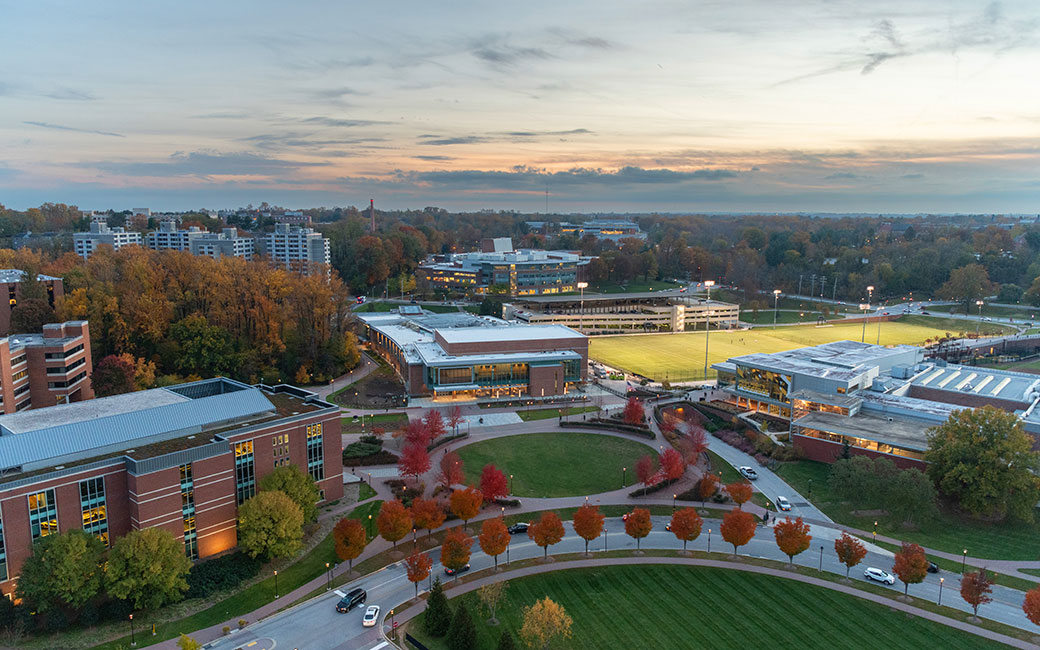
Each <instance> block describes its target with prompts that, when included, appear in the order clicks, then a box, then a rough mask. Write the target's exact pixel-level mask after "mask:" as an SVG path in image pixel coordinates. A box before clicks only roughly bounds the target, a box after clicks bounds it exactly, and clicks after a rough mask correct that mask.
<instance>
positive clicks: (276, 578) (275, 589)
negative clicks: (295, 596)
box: [274, 569, 278, 598]
mask: <svg viewBox="0 0 1040 650" xmlns="http://www.w3.org/2000/svg"><path fill="white" fill-rule="evenodd" d="M274 597H275V598H278V569H275V570H274Z"/></svg>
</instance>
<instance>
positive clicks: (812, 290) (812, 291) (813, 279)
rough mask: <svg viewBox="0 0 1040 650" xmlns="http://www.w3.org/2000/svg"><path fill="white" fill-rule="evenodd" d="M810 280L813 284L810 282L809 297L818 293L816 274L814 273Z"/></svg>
mask: <svg viewBox="0 0 1040 650" xmlns="http://www.w3.org/2000/svg"><path fill="white" fill-rule="evenodd" d="M809 280H810V281H811V284H809V297H810V298H811V297H812V296H815V295H816V274H815V273H813V274H812V275H811V276H809Z"/></svg>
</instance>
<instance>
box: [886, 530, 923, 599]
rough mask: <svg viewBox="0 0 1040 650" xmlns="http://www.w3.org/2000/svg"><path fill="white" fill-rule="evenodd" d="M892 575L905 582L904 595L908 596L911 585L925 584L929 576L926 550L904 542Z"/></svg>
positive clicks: (897, 554) (893, 565) (897, 555)
mask: <svg viewBox="0 0 1040 650" xmlns="http://www.w3.org/2000/svg"><path fill="white" fill-rule="evenodd" d="M892 573H894V574H896V575H897V576H899V579H900V580H902V581H903V595H904V596H905V595H907V592H908V591H909V590H910V585H916V584H917V583H919V582H924V579H925V577H926V576H927V575H928V558H927V557H925V554H924V549H923V548H921V547H920V546H918V545H917V544H909V543H907V542H903V547H902V548H901V549H900V551H899V552H898V553H896V558H895V563H893V564H892Z"/></svg>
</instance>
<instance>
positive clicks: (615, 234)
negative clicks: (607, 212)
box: [560, 219, 646, 242]
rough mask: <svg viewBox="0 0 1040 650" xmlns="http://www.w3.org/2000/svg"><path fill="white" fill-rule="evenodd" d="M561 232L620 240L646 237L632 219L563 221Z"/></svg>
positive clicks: (563, 233)
mask: <svg viewBox="0 0 1040 650" xmlns="http://www.w3.org/2000/svg"><path fill="white" fill-rule="evenodd" d="M560 234H562V235H575V236H577V237H578V238H579V239H581V238H582V237H584V236H585V235H592V236H593V237H596V238H597V239H609V240H610V241H615V242H616V241H618V240H621V239H646V233H645V232H643V231H642V230H640V229H639V226H638V225H636V224H634V223H632V222H631V221H624V220H609V219H594V220H592V221H586V222H585V223H566V222H564V223H561V224H560Z"/></svg>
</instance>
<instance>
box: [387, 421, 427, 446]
mask: <svg viewBox="0 0 1040 650" xmlns="http://www.w3.org/2000/svg"><path fill="white" fill-rule="evenodd" d="M393 437H394V438H403V439H404V442H405V444H411V445H421V446H423V447H425V446H426V445H428V444H430V437H429V434H428V433H427V431H426V424H425V423H424V422H423V421H422V419H418V420H408V421H407V422H404V423H402V424H401V426H400V427H398V429H397V431H394V433H393Z"/></svg>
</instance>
